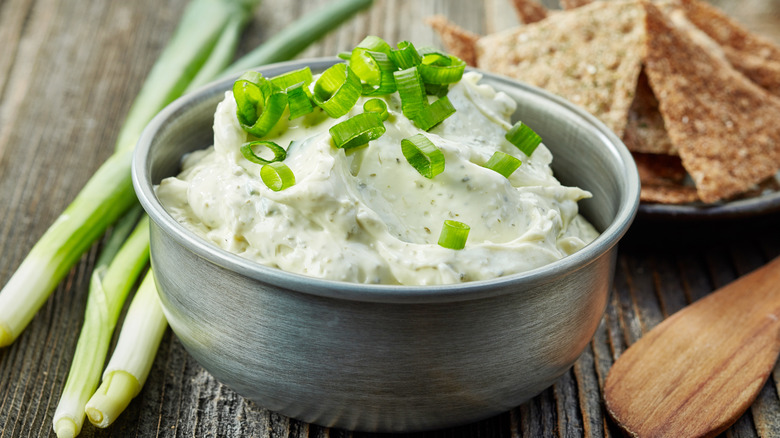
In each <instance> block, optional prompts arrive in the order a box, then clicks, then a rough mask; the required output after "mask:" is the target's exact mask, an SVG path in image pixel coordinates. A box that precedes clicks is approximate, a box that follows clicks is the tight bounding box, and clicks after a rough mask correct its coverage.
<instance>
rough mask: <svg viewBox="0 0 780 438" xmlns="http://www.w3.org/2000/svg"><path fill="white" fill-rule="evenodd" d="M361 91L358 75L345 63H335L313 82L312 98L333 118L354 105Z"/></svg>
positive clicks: (344, 112)
mask: <svg viewBox="0 0 780 438" xmlns="http://www.w3.org/2000/svg"><path fill="white" fill-rule="evenodd" d="M362 91H363V87H362V85H361V83H360V78H359V77H358V75H357V74H355V72H354V71H352V69H351V68H349V67H348V66H347V65H346V64H335V65H333V66H331V67H330V68H328V69H327V70H325V71H324V72H323V73H322V75H321V76H320V77H319V79H317V82H315V83H314V93H313V96H312V98H313V100H314V103H316V104H317V105H318V106H319V107H321V108H322V109H323V110H325V112H326V113H328V115H329V116H331V117H333V118H334V119H335V118H339V117H341V116H343V115H344V114H346V113H348V112H349V110H350V109H352V107H353V106H355V103H356V102H357V100H358V99H359V98H360V94H361V92H362Z"/></svg>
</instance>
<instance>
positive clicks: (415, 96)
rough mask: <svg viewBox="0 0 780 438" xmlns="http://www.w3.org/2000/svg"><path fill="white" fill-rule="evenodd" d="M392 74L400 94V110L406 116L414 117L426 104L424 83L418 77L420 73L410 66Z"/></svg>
mask: <svg viewBox="0 0 780 438" xmlns="http://www.w3.org/2000/svg"><path fill="white" fill-rule="evenodd" d="M393 75H394V76H395V84H396V86H397V87H398V94H399V96H401V111H402V112H403V113H404V116H406V118H408V119H414V117H415V116H416V115H417V114H418V113H419V112H420V111H422V110H423V109H424V108H425V107H426V105H427V104H428V98H427V97H426V94H425V85H424V84H423V82H422V78H420V73H419V72H418V71H417V67H411V68H407V69H405V70H399V71H396V72H393Z"/></svg>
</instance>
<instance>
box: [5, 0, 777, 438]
mask: <svg viewBox="0 0 780 438" xmlns="http://www.w3.org/2000/svg"><path fill="white" fill-rule="evenodd" d="M552 1H553V2H554V0H552ZM185 3H186V1H185V0H172V1H166V2H160V1H158V0H134V1H130V2H119V1H113V2H112V1H98V2H95V1H87V0H68V1H65V0H4V1H2V2H0V254H2V256H1V257H0V284H5V282H6V281H7V280H8V278H9V277H10V276H11V274H12V272H13V270H14V269H15V268H16V267H17V266H18V264H19V263H20V262H21V260H22V258H23V257H24V256H25V254H27V252H28V251H29V250H30V248H31V247H32V245H33V244H34V243H35V241H36V240H37V239H38V238H39V237H40V235H41V234H42V233H43V231H44V230H45V229H46V228H47V227H48V226H49V225H50V224H51V223H52V222H53V221H54V219H55V218H56V217H57V216H58V215H59V214H60V212H62V210H63V209H64V208H65V207H66V205H67V204H68V203H69V202H70V200H72V199H73V197H74V196H75V195H76V193H77V192H78V191H79V189H80V188H81V187H82V186H83V185H84V183H85V182H86V180H87V179H88V177H89V176H90V175H91V174H92V173H93V171H94V170H95V169H96V168H97V167H98V166H99V165H100V164H101V163H102V162H103V161H104V160H105V159H106V158H107V157H108V156H109V155H110V153H111V151H112V149H113V147H114V141H115V136H116V134H117V131H118V129H119V127H120V125H121V124H122V121H123V119H124V116H125V114H126V112H127V110H128V107H129V105H130V103H131V101H132V99H133V98H134V96H135V95H136V93H137V91H138V89H139V87H140V85H141V83H142V81H143V79H144V77H145V75H146V74H147V72H148V70H149V68H150V66H151V65H152V63H153V62H154V60H155V59H156V57H157V55H158V53H159V51H160V50H161V48H162V47H163V45H164V44H165V43H166V41H167V39H168V38H169V36H170V34H171V32H172V30H173V29H174V26H175V25H176V23H177V19H178V16H179V14H180V12H181V10H182V9H183V7H184V5H185ZM322 3H325V1H324V0H316V1H306V0H264V2H263V4H262V5H261V6H260V7H259V8H258V10H257V12H256V15H255V19H254V21H253V23H252V24H251V25H250V27H249V29H248V32H247V36H246V38H245V40H244V42H243V43H242V46H241V48H240V51H242V52H244V51H247V50H248V49H249V48H251V47H254V46H255V45H257V44H259V43H260V42H262V41H264V40H265V39H267V38H268V36H269V35H272V34H273V33H274V32H276V31H278V30H279V29H280V28H282V27H283V26H284V25H285V24H286V23H289V22H290V21H291V20H293V19H294V18H295V17H297V16H299V15H300V14H301V13H302V12H303V11H304V10H308V9H310V8H311V7H312V6H313V5H314V4H322ZM720 3H721V5H722V6H723V7H724V8H726V9H727V10H730V11H731V12H732V13H733V14H734V15H735V16H736V17H737V18H738V19H739V20H741V21H742V22H743V23H745V24H746V25H747V26H749V27H750V28H752V29H755V30H756V31H757V32H760V33H763V34H765V35H767V36H769V37H770V38H773V39H774V40H775V41H777V42H780V2H779V1H776V0H750V1H743V2H727V1H725V0H724V1H721V2H720ZM434 13H440V14H444V15H446V16H448V17H449V18H450V19H451V20H452V21H454V22H455V23H457V24H459V25H461V26H463V27H464V28H466V29H469V30H472V31H474V32H478V33H480V34H486V33H490V32H495V31H498V30H501V29H505V28H508V27H510V26H514V25H516V24H517V19H516V17H515V15H514V12H513V11H512V10H511V9H510V7H509V0H482V1H452V2H445V1H432V0H426V1H418V0H376V2H375V4H374V6H373V8H372V9H371V10H369V11H367V12H364V13H361V14H359V15H358V16H356V17H355V18H353V19H352V20H350V21H349V22H347V23H346V24H345V25H344V26H342V27H341V28H340V29H338V31H336V32H334V33H332V34H330V35H329V36H327V37H326V38H325V39H323V40H322V41H320V42H319V43H317V44H316V45H314V46H312V47H311V48H309V49H308V50H307V51H306V52H305V53H303V54H302V55H301V57H313V56H324V55H333V54H335V53H337V52H339V51H340V50H345V49H348V48H350V47H352V46H353V45H354V44H356V43H357V42H359V41H360V40H361V39H362V37H363V36H364V35H366V34H368V33H372V34H377V35H380V36H382V37H384V38H386V39H387V40H388V41H391V42H396V41H399V40H402V39H409V40H412V41H415V42H418V43H420V44H434V45H439V44H440V41H439V39H438V37H436V36H435V35H434V33H433V32H432V31H431V30H430V29H429V28H428V27H427V26H425V25H424V24H423V23H422V18H423V17H426V16H429V15H432V14H434ZM778 223H780V215H778V214H770V215H764V216H761V217H753V218H747V219H742V220H728V221H715V222H707V223H702V222H695V223H685V222H679V221H678V222H649V221H646V220H642V218H640V219H639V220H638V221H637V222H636V223H635V225H634V226H633V227H632V229H631V231H630V232H629V234H628V236H627V238H626V239H625V240H624V241H623V242H622V244H621V248H620V254H619V258H618V264H617V272H616V275H615V280H614V288H613V294H612V297H611V301H610V303H609V307H608V309H607V311H606V314H605V317H604V319H603V322H602V324H601V325H600V326H599V328H598V332H597V333H596V335H595V337H594V339H593V341H592V343H591V344H590V345H589V346H588V348H587V349H586V351H585V352H584V353H583V354H582V356H581V358H580V359H579V360H578V362H577V363H576V365H575V366H574V367H573V368H572V369H571V370H570V371H569V372H567V373H566V374H565V375H564V376H563V377H561V379H560V380H559V381H558V382H557V383H556V384H555V385H554V386H552V387H550V388H549V389H547V390H545V391H544V392H543V393H541V394H540V395H539V396H537V397H536V398H534V399H533V400H531V401H529V402H528V403H525V404H523V405H522V406H519V407H517V408H515V409H512V410H511V411H509V412H506V413H504V414H502V415H499V416H497V417H495V418H490V419H487V420H484V421H481V422H478V423H475V424H471V425H467V426H463V427H458V428H453V429H449V430H443V431H437V432H431V433H421V434H418V435H416V436H420V437H434V436H458V437H521V436H522V437H537V436H567V437H568V436H593V437H600V436H620V432H619V431H618V429H617V428H616V426H615V424H614V423H613V422H612V421H611V420H610V419H609V418H608V417H607V416H606V415H605V410H604V405H603V403H602V401H601V387H602V383H603V381H604V378H605V376H606V374H607V372H608V370H609V367H610V365H611V364H612V363H613V361H614V359H615V358H616V357H617V356H619V355H620V354H621V353H622V352H623V351H624V350H625V349H626V348H627V346H628V345H630V344H631V343H632V342H634V341H635V340H636V339H638V338H639V337H640V336H642V334H643V333H645V332H646V331H648V330H649V329H651V328H652V327H653V326H655V325H656V324H658V322H660V321H661V320H663V319H664V318H665V317H667V316H668V315H670V314H672V313H674V312H675V311H677V310H679V309H680V308H682V307H683V306H685V305H686V304H688V303H690V302H691V301H693V300H695V299H697V298H699V297H701V296H703V295H706V294H707V293H709V292H710V291H712V290H713V289H715V288H717V287H719V286H722V285H724V284H726V283H727V282H729V281H731V280H733V279H734V278H736V277H737V276H739V275H742V274H744V273H746V272H748V271H750V270H751V269H754V268H756V267H758V266H760V265H762V264H764V263H765V262H767V261H768V260H769V259H770V258H772V257H775V256H777V255H778V254H780V232H778V228H777V224H778ZM98 247H99V246H97V245H96V247H95V248H93V249H92V250H91V251H90V252H89V253H88V254H87V255H86V256H84V257H83V259H82V260H81V262H80V263H79V264H78V265H77V266H76V267H75V268H74V269H73V270H72V271H71V272H70V273H69V274H68V276H67V277H66V279H65V280H64V281H63V282H62V284H61V285H60V286H59V287H58V288H57V289H56V291H55V292H54V293H53V294H52V296H51V298H50V299H49V300H48V301H47V303H46V304H45V305H44V307H43V308H42V309H41V311H40V312H39V313H38V315H37V316H36V317H35V319H34V320H33V321H32V323H31V324H30V325H29V327H28V328H27V330H26V331H25V332H24V333H23V334H22V336H21V337H20V338H19V339H18V340H17V342H16V343H14V344H13V345H12V346H10V347H8V348H5V349H0V437H2V438H6V437H28V436H48V435H53V433H52V432H51V421H52V416H53V414H54V410H55V407H56V404H57V399H58V397H59V394H60V391H61V390H62V387H63V384H64V381H65V378H66V375H67V372H68V368H69V366H70V361H71V358H72V355H73V350H74V347H75V343H76V339H77V336H78V329H79V328H80V326H81V323H82V318H83V312H84V306H85V301H86V296H87V288H88V278H89V274H90V270H91V267H92V266H93V265H94V262H95V258H96V255H97V253H98ZM779 383H780V368H777V369H776V370H775V373H774V374H773V376H772V377H771V378H770V381H769V382H768V383H767V384H766V386H765V387H764V390H763V391H762V392H761V394H760V395H759V397H758V399H757V400H756V402H755V403H754V404H753V406H752V407H751V409H750V410H749V411H748V412H747V413H746V414H745V415H744V416H743V417H742V418H741V419H740V420H739V421H738V422H737V423H736V424H735V425H734V426H733V427H732V429H730V430H729V431H728V432H727V433H726V436H740V437H742V436H746V437H750V436H765V437H766V436H780V397H778V392H780V386H778V384H779ZM81 436H84V437H103V436H122V437H123V436H144V437H146V436H193V437H207V436H208V437H211V436H226V437H237V436H258V437H329V436H338V437H341V436H355V437H366V436H370V435H369V434H362V433H352V432H348V431H341V430H329V429H326V428H323V427H319V426H314V425H308V424H304V423H301V422H299V421H296V420H292V419H288V418H285V417H283V416H280V415H278V414H275V413H272V412H269V411H267V410H264V409H263V408H262V407H260V406H257V405H256V404H254V403H252V402H249V401H246V400H244V399H243V398H241V397H240V396H238V395H236V394H235V393H234V392H233V391H231V390H230V389H228V388H226V387H224V386H222V385H221V384H220V383H218V382H217V381H215V380H214V378H212V377H211V376H210V375H209V374H208V373H207V372H206V371H204V370H203V369H202V368H201V367H200V366H199V365H198V364H197V363H196V362H195V361H194V360H193V359H192V358H191V357H190V356H189V355H188V354H187V353H186V352H185V350H184V349H183V347H182V345H181V344H180V343H179V341H178V340H177V338H176V337H175V336H174V335H172V334H171V333H170V332H168V333H167V334H166V335H165V337H164V339H163V343H162V345H161V347H160V350H159V353H158V356H157V358H156V361H155V363H154V366H153V369H152V372H151V376H150V378H149V380H148V382H147V383H146V386H145V388H144V390H143V392H142V393H141V394H140V395H139V397H137V398H136V399H135V400H134V401H133V403H132V404H131V405H130V407H129V408H128V410H127V411H126V412H125V413H124V415H123V416H122V417H121V418H120V419H119V420H118V421H117V423H115V424H114V425H113V426H112V427H111V428H109V429H107V430H98V429H96V428H94V427H92V426H91V425H90V424H88V423H87V425H85V428H84V430H83V432H82V435H81Z"/></svg>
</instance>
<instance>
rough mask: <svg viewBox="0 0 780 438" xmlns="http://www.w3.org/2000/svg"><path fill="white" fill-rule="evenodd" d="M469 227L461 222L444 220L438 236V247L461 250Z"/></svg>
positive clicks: (467, 235)
mask: <svg viewBox="0 0 780 438" xmlns="http://www.w3.org/2000/svg"><path fill="white" fill-rule="evenodd" d="M470 230H471V227H469V226H468V225H466V224H464V223H463V222H458V221H453V220H445V221H444V225H443V226H442V227H441V234H439V246H442V247H444V248H449V249H463V248H465V247H466V239H468V237H469V231H470Z"/></svg>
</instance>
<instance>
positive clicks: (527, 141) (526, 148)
mask: <svg viewBox="0 0 780 438" xmlns="http://www.w3.org/2000/svg"><path fill="white" fill-rule="evenodd" d="M504 137H506V139H507V140H509V142H510V143H512V144H513V145H515V146H516V147H517V148H518V149H520V151H521V152H522V153H524V154H526V155H527V156H529V157H530V156H531V154H532V153H534V151H535V150H536V148H537V146H539V144H540V143H541V142H542V138H541V137H539V134H537V133H536V132H534V130H533V129H531V128H529V127H528V125H525V124H523V123H522V122H517V123H515V124H514V126H512V128H511V129H509V131H507V133H506V135H505V136H504Z"/></svg>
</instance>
